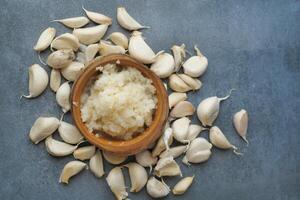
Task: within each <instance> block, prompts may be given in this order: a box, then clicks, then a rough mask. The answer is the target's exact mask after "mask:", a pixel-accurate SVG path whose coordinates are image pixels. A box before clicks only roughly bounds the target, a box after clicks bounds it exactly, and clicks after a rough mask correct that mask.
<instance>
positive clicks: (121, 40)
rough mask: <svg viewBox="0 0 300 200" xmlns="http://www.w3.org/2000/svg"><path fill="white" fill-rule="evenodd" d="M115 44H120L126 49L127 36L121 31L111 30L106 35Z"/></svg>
mask: <svg viewBox="0 0 300 200" xmlns="http://www.w3.org/2000/svg"><path fill="white" fill-rule="evenodd" d="M108 39H110V40H111V41H112V42H113V43H114V44H115V45H118V46H121V47H123V48H124V49H128V38H127V36H126V35H125V34H123V33H121V32H113V33H111V34H110V35H109V36H108Z"/></svg>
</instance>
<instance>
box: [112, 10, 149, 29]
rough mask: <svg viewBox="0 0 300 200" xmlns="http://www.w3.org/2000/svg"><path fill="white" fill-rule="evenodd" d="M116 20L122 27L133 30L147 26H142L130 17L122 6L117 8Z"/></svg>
mask: <svg viewBox="0 0 300 200" xmlns="http://www.w3.org/2000/svg"><path fill="white" fill-rule="evenodd" d="M117 21H118V23H119V24H120V26H122V27H123V28H125V29H127V30H129V31H133V30H138V29H142V28H149V27H148V26H142V25H141V24H140V23H139V22H137V21H136V20H135V19H134V18H132V17H131V16H130V15H129V14H128V12H127V11H126V9H125V8H124V7H118V8H117Z"/></svg>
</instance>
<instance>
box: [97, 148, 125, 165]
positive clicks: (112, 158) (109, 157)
mask: <svg viewBox="0 0 300 200" xmlns="http://www.w3.org/2000/svg"><path fill="white" fill-rule="evenodd" d="M102 153H103V157H104V159H105V160H106V161H107V162H109V163H111V164H114V165H118V164H121V163H122V162H124V161H125V160H126V159H127V156H124V155H117V154H113V153H110V152H108V151H102Z"/></svg>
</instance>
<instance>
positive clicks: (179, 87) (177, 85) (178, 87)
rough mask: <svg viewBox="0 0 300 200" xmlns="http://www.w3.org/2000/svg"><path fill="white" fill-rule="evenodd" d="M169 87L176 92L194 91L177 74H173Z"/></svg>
mask: <svg viewBox="0 0 300 200" xmlns="http://www.w3.org/2000/svg"><path fill="white" fill-rule="evenodd" d="M169 86H170V88H171V89H172V90H174V91H176V92H187V91H190V90H192V88H191V87H190V86H188V85H187V84H186V83H185V82H184V81H183V80H182V79H181V78H179V76H178V75H177V74H172V75H171V76H170V77H169Z"/></svg>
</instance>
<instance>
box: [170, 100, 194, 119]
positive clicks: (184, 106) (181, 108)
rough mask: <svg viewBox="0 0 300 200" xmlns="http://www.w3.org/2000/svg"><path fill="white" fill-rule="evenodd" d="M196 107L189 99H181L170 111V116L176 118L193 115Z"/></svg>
mask: <svg viewBox="0 0 300 200" xmlns="http://www.w3.org/2000/svg"><path fill="white" fill-rule="evenodd" d="M194 112H195V107H194V106H193V104H192V103H191V102H189V101H180V102H179V103H177V104H176V105H175V106H174V108H173V109H172V110H171V112H170V116H171V117H174V118H179V117H185V116H189V115H193V114H194Z"/></svg>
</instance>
